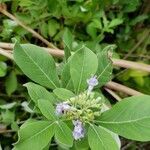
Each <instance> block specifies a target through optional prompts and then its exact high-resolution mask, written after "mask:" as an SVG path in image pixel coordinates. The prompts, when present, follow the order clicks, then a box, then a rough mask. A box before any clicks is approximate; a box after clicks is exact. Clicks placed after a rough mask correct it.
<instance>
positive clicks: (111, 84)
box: [105, 81, 143, 95]
mask: <svg viewBox="0 0 150 150" xmlns="http://www.w3.org/2000/svg"><path fill="white" fill-rule="evenodd" d="M105 87H107V88H109V89H112V90H115V91H119V92H123V93H126V94H128V95H142V94H143V93H141V92H138V91H136V90H133V89H131V88H129V87H127V86H124V85H121V84H119V83H116V82H113V81H110V82H108V83H107V84H106V85H105Z"/></svg>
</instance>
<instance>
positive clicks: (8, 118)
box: [1, 109, 15, 125]
mask: <svg viewBox="0 0 150 150" xmlns="http://www.w3.org/2000/svg"><path fill="white" fill-rule="evenodd" d="M1 117H2V122H3V123H5V124H7V125H8V124H10V123H13V122H14V120H15V113H14V111H10V110H8V109H7V110H6V111H4V112H3V111H2V113H1Z"/></svg>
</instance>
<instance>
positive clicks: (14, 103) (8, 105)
mask: <svg viewBox="0 0 150 150" xmlns="http://www.w3.org/2000/svg"><path fill="white" fill-rule="evenodd" d="M16 104H17V103H16V102H12V103H7V104H4V105H0V108H1V109H11V108H13V107H14V106H16Z"/></svg>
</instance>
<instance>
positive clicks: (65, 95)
mask: <svg viewBox="0 0 150 150" xmlns="http://www.w3.org/2000/svg"><path fill="white" fill-rule="evenodd" d="M53 92H54V94H55V95H56V96H57V97H58V98H60V99H62V100H67V99H70V98H71V97H74V96H75V94H74V93H73V92H71V91H69V90H67V89H64V88H56V89H55V90H54V91H53Z"/></svg>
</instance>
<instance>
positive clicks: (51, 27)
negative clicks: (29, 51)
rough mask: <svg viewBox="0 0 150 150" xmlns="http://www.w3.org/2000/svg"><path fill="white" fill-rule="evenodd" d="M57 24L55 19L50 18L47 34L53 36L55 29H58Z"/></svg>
mask: <svg viewBox="0 0 150 150" xmlns="http://www.w3.org/2000/svg"><path fill="white" fill-rule="evenodd" d="M59 26H60V25H59V24H58V22H57V21H56V20H54V19H51V20H49V21H48V34H49V35H50V36H51V37H53V36H54V35H55V34H56V33H57V30H58V29H59Z"/></svg>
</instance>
